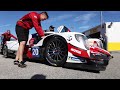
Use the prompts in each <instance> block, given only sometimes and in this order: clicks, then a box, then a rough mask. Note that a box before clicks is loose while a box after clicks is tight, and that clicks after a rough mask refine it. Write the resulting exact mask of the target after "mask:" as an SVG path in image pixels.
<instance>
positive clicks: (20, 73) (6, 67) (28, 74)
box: [0, 52, 120, 79]
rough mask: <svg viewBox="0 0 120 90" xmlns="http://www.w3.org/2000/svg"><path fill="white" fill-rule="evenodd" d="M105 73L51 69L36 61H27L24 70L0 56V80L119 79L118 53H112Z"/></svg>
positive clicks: (9, 59) (119, 64)
mask: <svg viewBox="0 0 120 90" xmlns="http://www.w3.org/2000/svg"><path fill="white" fill-rule="evenodd" d="M112 55H113V56H114V58H113V59H111V60H110V62H109V65H108V67H107V68H106V70H105V71H100V72H94V71H88V70H81V69H79V68H78V69H74V68H62V67H53V66H49V65H48V64H45V63H42V62H41V61H38V60H35V61H34V60H33V61H27V62H26V64H27V67H26V68H20V67H18V66H16V65H13V61H14V59H12V58H4V57H3V56H2V55H1V54H0V79H120V52H114V53H112Z"/></svg>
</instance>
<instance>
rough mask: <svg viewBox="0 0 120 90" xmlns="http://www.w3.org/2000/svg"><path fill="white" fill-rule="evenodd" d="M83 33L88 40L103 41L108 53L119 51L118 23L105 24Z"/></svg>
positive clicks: (119, 28)
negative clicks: (101, 39)
mask: <svg viewBox="0 0 120 90" xmlns="http://www.w3.org/2000/svg"><path fill="white" fill-rule="evenodd" d="M82 33H84V34H85V35H86V36H87V37H90V38H98V39H99V38H100V36H101V35H102V37H103V38H104V39H105V43H104V47H105V48H106V50H108V51H120V22H105V23H103V24H102V27H101V25H98V26H96V27H94V28H91V29H89V30H86V31H84V32H82Z"/></svg>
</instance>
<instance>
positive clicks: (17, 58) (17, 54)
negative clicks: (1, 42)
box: [15, 47, 19, 61]
mask: <svg viewBox="0 0 120 90" xmlns="http://www.w3.org/2000/svg"><path fill="white" fill-rule="evenodd" d="M15 60H16V61H18V60H19V47H18V50H17V53H16V57H15Z"/></svg>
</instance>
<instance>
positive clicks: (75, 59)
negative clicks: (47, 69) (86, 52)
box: [69, 56, 85, 62]
mask: <svg viewBox="0 0 120 90" xmlns="http://www.w3.org/2000/svg"><path fill="white" fill-rule="evenodd" d="M69 58H70V59H71V60H74V61H81V62H85V59H83V58H80V57H76V56H70V57H69Z"/></svg>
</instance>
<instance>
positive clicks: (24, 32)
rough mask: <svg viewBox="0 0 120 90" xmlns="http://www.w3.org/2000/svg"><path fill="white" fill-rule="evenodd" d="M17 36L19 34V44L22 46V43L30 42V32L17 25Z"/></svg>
mask: <svg viewBox="0 0 120 90" xmlns="http://www.w3.org/2000/svg"><path fill="white" fill-rule="evenodd" d="M15 30H16V34H17V38H18V42H19V44H20V42H21V41H26V43H27V41H28V36H29V30H26V29H24V28H23V27H21V26H18V25H16V28H15Z"/></svg>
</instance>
